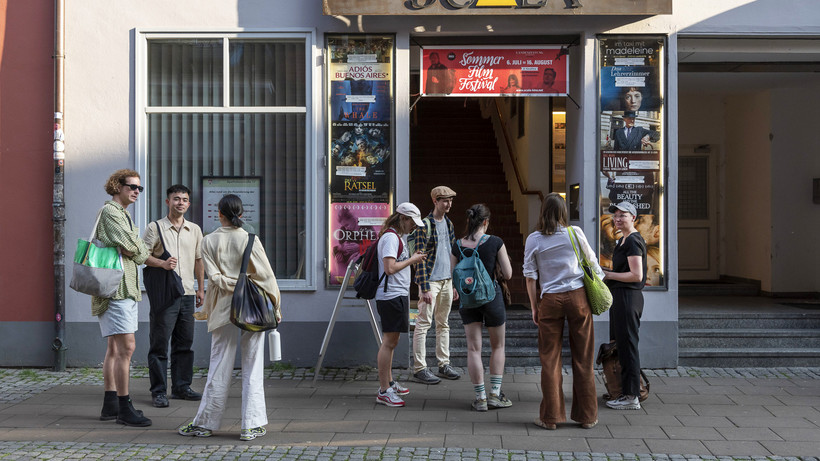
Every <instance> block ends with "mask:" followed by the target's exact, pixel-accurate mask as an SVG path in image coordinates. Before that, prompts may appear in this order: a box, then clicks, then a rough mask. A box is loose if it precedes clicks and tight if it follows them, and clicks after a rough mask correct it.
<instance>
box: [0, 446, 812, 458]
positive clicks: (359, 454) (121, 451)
mask: <svg viewBox="0 0 820 461" xmlns="http://www.w3.org/2000/svg"><path fill="white" fill-rule="evenodd" d="M0 459H2V460H35V459H49V460H74V459H88V460H92V459H96V460H126V459H127V460H130V459H147V460H155V459H156V460H160V459H174V460H229V459H242V460H268V459H271V460H316V461H322V460H326V461H336V460H362V461H369V460H373V461H376V460H379V461H423V460H442V461H501V460H509V461H530V460H533V461H534V460H544V461H621V460H623V461H632V460H634V461H656V460H657V461H701V460H704V461H742V460H748V461H818V458H815V457H782V456H741V457H738V456H698V455H650V454H629V453H573V452H558V451H532V450H501V449H499V450H491V449H472V448H412V447H402V448H399V447H387V448H383V447H353V448H351V447H285V446H275V445H270V446H264V445H257V446H241V445H208V446H197V445H174V446H168V445H153V444H132V443H76V442H46V443H44V442H0Z"/></svg>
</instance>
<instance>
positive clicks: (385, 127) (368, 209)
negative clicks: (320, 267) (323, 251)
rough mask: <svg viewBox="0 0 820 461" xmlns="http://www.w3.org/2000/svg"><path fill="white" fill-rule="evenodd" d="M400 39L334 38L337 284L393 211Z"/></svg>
mask: <svg viewBox="0 0 820 461" xmlns="http://www.w3.org/2000/svg"><path fill="white" fill-rule="evenodd" d="M393 43H394V39H393V37H392V36H381V35H378V36H376V35H329V36H328V37H327V56H328V59H329V63H328V66H327V72H328V73H327V82H328V83H327V84H328V87H327V94H328V134H329V136H328V138H329V142H328V146H327V152H328V153H327V155H328V157H327V159H328V161H327V165H328V175H329V178H328V182H329V184H328V191H329V200H328V203H329V204H330V210H329V212H330V214H329V219H328V222H329V223H330V229H329V233H330V236H329V237H330V238H329V247H328V250H329V257H328V260H329V261H330V264H329V265H328V284H329V285H340V284H341V282H342V280H343V279H344V275H345V271H346V269H347V265H348V263H349V262H350V260H351V259H355V258H358V257H359V256H360V255H361V254H362V253H364V251H365V250H366V249H367V247H368V246H369V245H370V244H372V242H374V241H375V240H376V239H377V238H378V232H379V230H380V229H381V225H382V223H383V222H384V220H385V219H386V218H387V217H388V216H390V214H391V213H392V202H393V177H394V172H393V165H394V163H393V155H392V154H393V139H394V136H393V134H394V130H393V110H394V102H393V59H392V57H393V47H394V45H393Z"/></svg>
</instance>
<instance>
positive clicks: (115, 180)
mask: <svg viewBox="0 0 820 461" xmlns="http://www.w3.org/2000/svg"><path fill="white" fill-rule="evenodd" d="M139 177H140V174H139V173H137V172H136V171H134V170H129V169H127V168H123V169H121V170H117V171H115V172H114V174H112V175H111V177H110V178H108V181H106V182H105V186H104V187H105V193H106V194H108V195H110V196H112V197H113V196H115V195H117V194H119V193H120V187H121V186H123V185H124V184H125V178H139Z"/></svg>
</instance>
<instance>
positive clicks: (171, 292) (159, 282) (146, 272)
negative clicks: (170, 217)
mask: <svg viewBox="0 0 820 461" xmlns="http://www.w3.org/2000/svg"><path fill="white" fill-rule="evenodd" d="M154 224H156V226H157V233H158V234H159V241H160V243H162V255H160V257H159V259H161V260H163V261H165V260H167V259H168V258H170V257H171V253H168V250H167V249H166V248H165V240H164V239H163V238H162V230H161V229H160V228H159V223H158V222H156V221H154ZM149 226H150V224H149ZM142 279H143V283H144V284H145V292H146V293H148V301H149V302H150V303H151V310H152V311H154V312H156V311H158V310H162V309H165V308H166V307H168V306H170V305H171V304H173V303H174V301H176V300H177V298H179V297H180V296H182V295H184V294H185V288H183V287H182V278H180V276H179V274H177V273H176V271H173V270H170V271H167V270H165V269H163V268H161V267H150V266H145V267H144V268H142Z"/></svg>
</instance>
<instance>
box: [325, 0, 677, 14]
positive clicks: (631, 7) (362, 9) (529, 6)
mask: <svg viewBox="0 0 820 461" xmlns="http://www.w3.org/2000/svg"><path fill="white" fill-rule="evenodd" d="M323 11H324V14H326V15H387V16H391V15H522V14H523V15H544V14H548V15H573V16H578V15H656V14H672V0H585V1H579V0H324V5H323Z"/></svg>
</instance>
